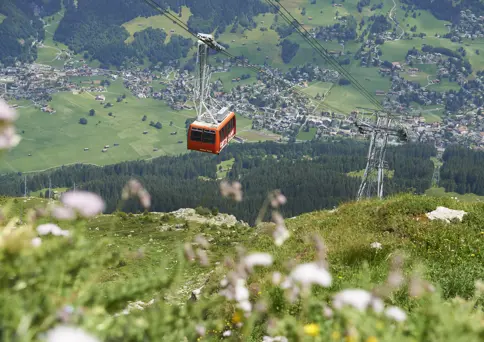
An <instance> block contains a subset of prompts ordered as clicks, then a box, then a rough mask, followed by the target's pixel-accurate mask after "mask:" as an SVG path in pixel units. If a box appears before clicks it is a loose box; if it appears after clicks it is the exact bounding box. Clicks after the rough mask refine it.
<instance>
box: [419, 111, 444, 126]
mask: <svg viewBox="0 0 484 342" xmlns="http://www.w3.org/2000/svg"><path fill="white" fill-rule="evenodd" d="M423 117H424V118H425V122H426V123H429V124H431V123H434V122H442V116H440V115H438V114H436V113H431V112H427V113H424V114H423Z"/></svg>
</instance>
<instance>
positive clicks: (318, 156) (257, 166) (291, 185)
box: [0, 140, 435, 223]
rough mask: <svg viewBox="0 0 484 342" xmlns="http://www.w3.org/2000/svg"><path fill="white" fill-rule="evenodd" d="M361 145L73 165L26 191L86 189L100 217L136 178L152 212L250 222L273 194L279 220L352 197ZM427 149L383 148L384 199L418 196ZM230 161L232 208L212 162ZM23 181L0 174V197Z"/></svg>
mask: <svg viewBox="0 0 484 342" xmlns="http://www.w3.org/2000/svg"><path fill="white" fill-rule="evenodd" d="M367 148H368V144H366V143H361V142H356V141H352V140H343V141H340V142H336V141H328V142H308V143H302V144H278V143H274V142H265V143H258V144H234V145H231V146H229V147H228V148H227V149H225V150H224V151H223V152H222V153H221V154H220V155H219V156H212V155H207V154H202V153H189V154H184V155H181V156H173V157H160V158H156V159H153V160H151V161H130V162H124V163H119V164H115V165H108V166H104V167H95V166H91V165H81V164H79V165H74V166H68V167H67V166H66V167H61V168H59V169H56V170H53V171H50V172H44V173H39V174H35V175H27V187H28V189H29V191H38V190H42V189H45V188H48V185H49V177H50V179H51V181H52V185H53V187H68V188H71V187H72V186H73V184H74V182H75V183H76V187H77V188H78V189H86V190H89V191H94V192H96V193H99V194H100V195H102V197H103V198H104V199H105V200H106V201H107V212H113V211H114V210H116V208H117V206H118V203H119V200H120V194H121V190H122V187H123V186H124V184H125V183H126V182H127V181H128V180H129V179H130V178H131V177H136V178H138V179H140V180H141V181H142V182H143V184H145V185H146V188H147V190H148V191H149V192H150V193H151V195H152V199H153V205H152V208H151V210H153V211H162V212H167V211H172V210H176V209H179V208H184V207H191V208H195V207H197V206H203V207H208V208H212V207H216V208H218V209H219V210H220V211H222V212H228V213H232V214H234V215H236V216H237V217H238V218H239V219H243V220H245V221H247V222H250V223H253V222H254V219H255V218H256V217H257V215H258V211H259V209H260V207H261V205H262V204H263V202H264V199H265V196H266V195H267V193H268V192H269V191H271V190H273V189H281V191H282V192H283V193H284V194H285V195H286V196H287V197H288V199H289V201H288V203H287V205H286V206H285V207H284V214H285V215H286V216H294V215H298V214H301V213H304V212H309V211H313V210H318V209H323V208H332V207H333V206H336V205H338V204H339V203H341V202H344V201H348V200H352V199H354V197H355V195H356V191H357V189H358V186H359V183H360V179H359V178H358V177H350V176H347V175H346V174H347V173H348V172H351V171H357V170H361V169H364V167H365V165H366V155H367ZM434 154H435V149H434V148H433V147H431V146H426V145H408V146H400V147H391V148H390V149H389V151H388V154H387V160H388V165H389V168H390V169H393V170H395V173H394V176H393V179H387V180H386V184H387V186H386V188H385V191H386V193H387V194H390V193H395V192H400V191H407V190H409V189H413V190H414V191H416V192H418V193H422V192H424V191H425V190H426V189H427V188H428V187H430V183H431V179H432V172H433V166H432V162H431V161H430V160H429V158H430V156H431V155H434ZM228 159H234V164H233V167H232V169H231V171H230V172H229V173H228V178H229V179H231V180H239V181H240V182H241V183H242V186H243V191H244V198H245V200H244V201H243V202H241V203H233V202H231V201H227V200H226V199H224V198H221V197H220V195H219V189H218V182H217V181H215V179H216V172H217V165H218V164H219V163H220V162H221V161H223V160H228ZM23 191H24V184H23V176H22V175H20V174H9V175H4V176H2V177H1V179H0V194H3V195H11V196H13V195H16V196H21V195H23ZM121 209H122V210H124V211H127V212H137V211H139V210H141V209H140V207H139V204H138V203H137V202H136V201H134V200H133V201H129V202H127V203H125V204H124V206H122V207H121Z"/></svg>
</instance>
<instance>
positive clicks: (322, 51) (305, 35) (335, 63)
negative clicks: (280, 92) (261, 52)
mask: <svg viewBox="0 0 484 342" xmlns="http://www.w3.org/2000/svg"><path fill="white" fill-rule="evenodd" d="M265 1H266V2H267V3H268V4H270V5H271V6H272V7H274V8H275V9H276V10H277V12H278V13H279V14H280V15H281V17H282V18H283V19H284V20H285V21H286V22H287V23H288V24H289V25H292V26H294V28H295V29H296V31H297V32H298V33H299V34H300V35H301V36H302V37H303V38H304V39H305V40H306V41H307V42H308V44H309V45H310V46H311V47H312V48H313V49H314V50H316V51H317V52H318V53H319V54H320V55H321V57H322V58H323V59H324V60H326V61H327V62H329V63H330V64H332V65H333V67H335V68H336V69H337V71H339V72H340V73H341V74H343V75H344V76H346V77H347V78H349V79H350V80H352V81H353V82H352V83H353V86H354V87H355V88H356V89H357V90H358V91H359V92H360V94H361V95H363V96H364V97H365V98H366V99H367V100H369V101H370V102H371V103H372V104H374V105H376V106H377V107H379V108H380V109H383V107H382V105H381V103H380V102H378V100H377V99H375V98H374V97H373V96H372V95H371V94H370V93H369V92H368V91H367V90H366V89H365V88H364V87H363V86H362V85H361V84H360V83H359V82H358V81H357V80H356V79H355V78H354V77H353V76H352V75H351V74H350V73H349V72H348V71H347V70H346V69H345V68H343V67H342V66H341V65H340V64H339V62H338V61H337V60H336V59H335V58H334V57H332V56H331V55H329V53H328V51H327V50H326V49H325V48H324V47H323V46H322V45H321V44H320V43H319V41H318V40H317V39H315V38H314V37H312V36H311V34H310V33H309V32H308V31H307V30H306V29H305V28H304V27H303V26H302V25H301V23H299V21H298V20H297V19H296V18H294V16H293V15H292V14H291V13H290V12H289V11H288V10H287V9H286V8H285V7H284V6H283V5H282V4H281V3H280V2H277V3H278V5H276V4H274V2H273V0H265ZM278 6H279V7H278ZM281 8H283V9H284V11H285V12H286V13H287V14H288V15H289V16H290V17H291V18H292V20H291V19H289V18H288V17H287V16H286V14H284V13H283V12H282V11H281ZM296 24H297V25H299V26H300V27H301V28H302V29H303V30H304V31H305V33H303V32H302V31H301V30H300V29H299V28H298V26H297V25H296ZM310 37H311V38H312V40H311V38H310ZM315 44H317V45H318V46H315Z"/></svg>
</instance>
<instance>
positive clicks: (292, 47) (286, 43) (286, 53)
mask: <svg viewBox="0 0 484 342" xmlns="http://www.w3.org/2000/svg"><path fill="white" fill-rule="evenodd" d="M281 46H282V50H281V57H282V61H283V62H284V63H286V64H287V63H290V62H291V60H292V59H293V58H294V57H295V56H296V54H297V52H298V51H299V44H298V43H296V42H293V41H290V40H289V39H287V38H286V39H284V40H283V41H282V43H281Z"/></svg>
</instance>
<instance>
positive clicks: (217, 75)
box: [212, 67, 257, 91]
mask: <svg viewBox="0 0 484 342" xmlns="http://www.w3.org/2000/svg"><path fill="white" fill-rule="evenodd" d="M246 74H249V75H250V76H251V77H250V78H248V79H245V80H242V79H241V80H240V81H238V82H232V79H235V78H238V77H241V76H242V75H246ZM218 79H220V80H221V81H222V82H223V85H224V88H225V90H226V91H231V90H232V89H233V88H235V87H237V86H239V85H240V86H241V85H246V84H251V83H255V82H257V74H256V73H255V72H254V71H252V70H251V69H248V68H243V67H233V68H232V69H231V70H230V71H229V72H214V73H213V74H212V81H215V80H218Z"/></svg>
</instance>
